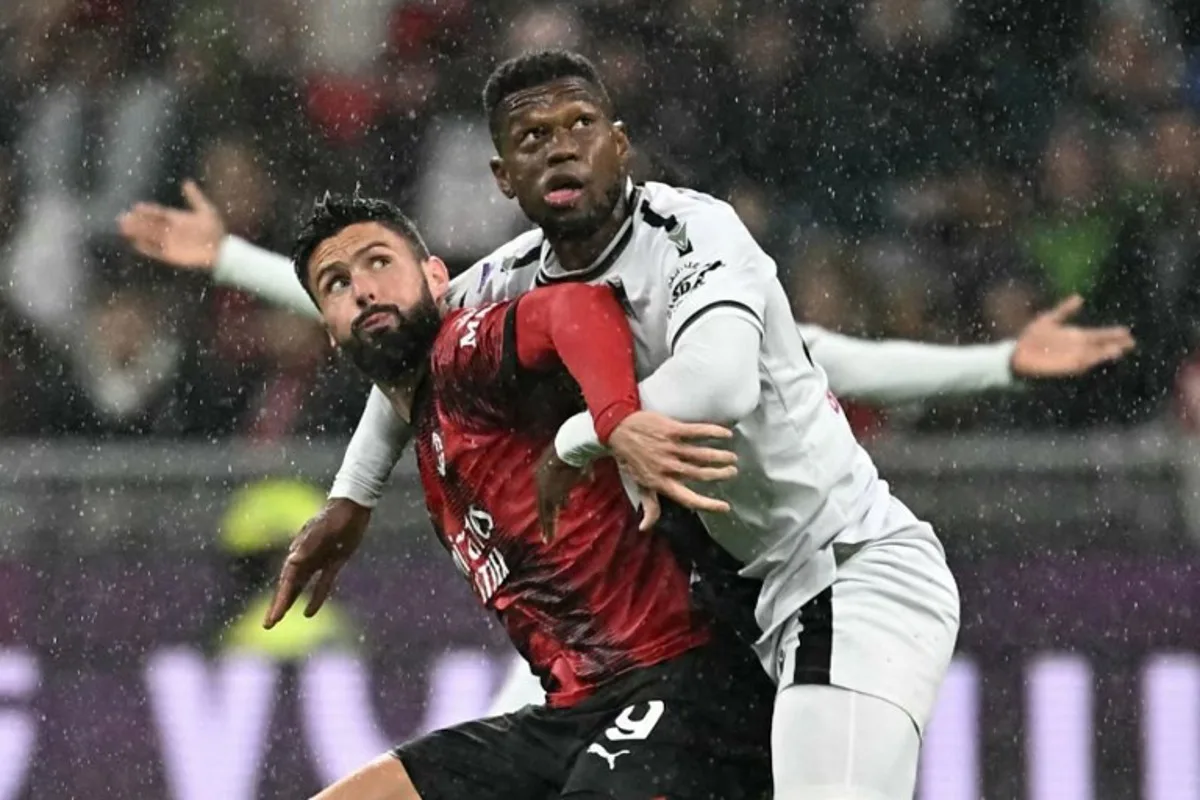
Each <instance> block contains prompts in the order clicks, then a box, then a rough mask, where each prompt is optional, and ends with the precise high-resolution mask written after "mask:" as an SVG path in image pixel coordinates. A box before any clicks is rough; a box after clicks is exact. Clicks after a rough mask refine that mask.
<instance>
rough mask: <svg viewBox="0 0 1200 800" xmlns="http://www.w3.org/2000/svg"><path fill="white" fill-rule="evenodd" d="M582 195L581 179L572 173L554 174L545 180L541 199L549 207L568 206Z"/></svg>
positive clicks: (573, 203)
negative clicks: (544, 191) (543, 193)
mask: <svg viewBox="0 0 1200 800" xmlns="http://www.w3.org/2000/svg"><path fill="white" fill-rule="evenodd" d="M581 197H583V181H582V180H580V179H579V178H576V177H575V176H574V175H555V176H553V177H551V178H550V179H549V180H548V181H546V193H545V195H543V197H542V199H543V200H545V201H546V205H548V206H550V207H551V208H570V207H571V206H573V205H575V204H576V203H577V202H578V201H579V198H581Z"/></svg>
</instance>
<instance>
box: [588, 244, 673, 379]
mask: <svg viewBox="0 0 1200 800" xmlns="http://www.w3.org/2000/svg"><path fill="white" fill-rule="evenodd" d="M662 270H663V266H662V256H657V257H648V258H644V259H641V260H640V262H634V261H628V260H626V259H622V260H621V262H619V264H618V265H614V268H613V269H611V270H610V271H609V272H607V273H606V274H605V275H604V276H602V278H600V279H598V280H595V281H593V283H606V284H608V285H609V286H611V287H612V288H613V291H614V292H616V295H617V299H618V301H620V303H621V307H622V308H623V309H624V310H625V315H626V317H627V318H628V320H629V327H630V330H631V331H632V332H633V341H634V348H635V351H636V355H637V375H638V379H639V380H641V379H643V378H646V377H647V376H648V375H650V374H651V373H652V372H654V370H656V369H657V368H658V367H659V366H660V365H661V364H662V362H663V361H664V360H666V358H667V356H668V355H670V351H669V346H668V342H667V319H668V317H667V307H668V305H669V303H670V298H669V296H668V292H667V284H666V281H665V280H663V279H662V275H661V274H660V273H661V272H662Z"/></svg>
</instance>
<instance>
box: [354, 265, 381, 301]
mask: <svg viewBox="0 0 1200 800" xmlns="http://www.w3.org/2000/svg"><path fill="white" fill-rule="evenodd" d="M350 288H351V290H352V291H353V292H354V302H355V303H357V304H358V307H359V308H366V307H367V306H369V305H373V304H374V303H375V298H376V296H377V295H376V291H375V281H374V279H373V278H372V277H371V276H370V275H369V273H366V272H362V271H360V272H356V273H355V274H354V276H353V277H351V279H350Z"/></svg>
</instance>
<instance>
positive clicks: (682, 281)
mask: <svg viewBox="0 0 1200 800" xmlns="http://www.w3.org/2000/svg"><path fill="white" fill-rule="evenodd" d="M723 266H725V262H724V261H713V262H711V263H708V264H701V263H699V262H696V261H689V262H687V263H686V264H684V265H683V266H681V267H676V268H675V269H674V270H672V271H671V274H670V275H668V276H667V285H668V286H670V287H671V299H670V300H669V301H668V303H667V313H670V312H672V311H674V310H675V307H676V306H678V305H679V303H680V302H681V301H682V300H683V298H685V297H687V295H688V293H689V292H692V291H694V290H695V289H698V288H700V287H701V286H703V285H704V283H705V281H707V280H708V276H709V275H711V274H712V273H713V272H715V271H716V270H718V269H720V268H721V267H723Z"/></svg>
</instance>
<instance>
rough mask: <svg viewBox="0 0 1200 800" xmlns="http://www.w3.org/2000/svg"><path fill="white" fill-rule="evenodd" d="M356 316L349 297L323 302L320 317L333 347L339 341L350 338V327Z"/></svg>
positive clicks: (355, 309) (353, 305)
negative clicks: (323, 321)
mask: <svg viewBox="0 0 1200 800" xmlns="http://www.w3.org/2000/svg"><path fill="white" fill-rule="evenodd" d="M357 315H358V308H357V307H356V306H355V304H354V303H353V302H350V299H349V297H345V296H339V297H336V298H332V299H328V300H326V301H325V304H324V307H323V309H322V311H321V316H322V317H323V318H324V320H325V329H326V330H328V331H329V335H330V337H331V338H332V339H333V342H334V345H336V344H337V343H338V342H339V341H345V340H346V339H349V338H350V327H351V326H352V325H353V324H354V318H355V317H356V316H357Z"/></svg>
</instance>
